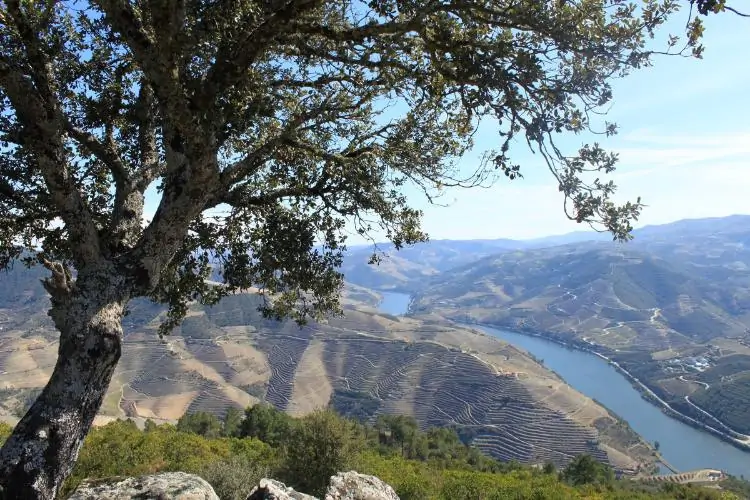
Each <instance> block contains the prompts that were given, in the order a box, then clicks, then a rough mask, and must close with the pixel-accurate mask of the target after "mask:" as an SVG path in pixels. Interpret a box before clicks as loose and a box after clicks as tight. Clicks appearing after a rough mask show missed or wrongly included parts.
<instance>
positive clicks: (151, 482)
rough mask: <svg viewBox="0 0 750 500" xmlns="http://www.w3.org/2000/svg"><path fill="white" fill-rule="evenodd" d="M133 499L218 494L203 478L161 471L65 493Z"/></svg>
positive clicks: (74, 499) (187, 499)
mask: <svg viewBox="0 0 750 500" xmlns="http://www.w3.org/2000/svg"><path fill="white" fill-rule="evenodd" d="M292 498H294V497H292ZM136 499H137V500H219V497H218V496H217V495H216V493H215V492H214V489H213V488H212V487H211V485H210V484H208V483H207V482H206V481H204V480H203V479H201V478H199V477H198V476H195V475H193V474H186V473H184V472H165V473H163V474H154V475H152V476H141V477H128V478H122V477H115V478H109V479H95V480H89V481H84V482H83V483H81V485H80V486H79V487H78V488H76V490H75V491H74V492H73V494H72V495H71V496H70V497H68V500H136ZM295 500H296V499H295Z"/></svg>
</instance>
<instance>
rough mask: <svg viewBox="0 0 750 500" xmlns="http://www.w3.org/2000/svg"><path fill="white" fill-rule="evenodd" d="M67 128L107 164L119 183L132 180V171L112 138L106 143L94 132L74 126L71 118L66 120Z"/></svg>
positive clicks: (76, 138) (86, 147)
mask: <svg viewBox="0 0 750 500" xmlns="http://www.w3.org/2000/svg"><path fill="white" fill-rule="evenodd" d="M65 130H66V132H68V134H69V135H70V137H72V138H73V139H75V140H76V141H78V143H79V144H81V146H83V147H84V149H86V150H88V152H89V153H91V154H92V155H94V156H95V157H96V158H97V159H98V160H99V161H101V162H102V163H103V164H104V165H106V166H107V168H108V169H109V171H110V172H112V177H113V178H114V179H115V182H116V183H117V184H124V183H128V182H130V173H129V172H128V169H127V167H126V166H125V164H124V163H123V161H122V158H121V157H120V155H119V154H118V153H117V149H116V148H117V146H116V145H115V144H114V140H113V139H112V138H110V140H108V141H107V142H106V143H105V142H102V141H100V140H99V139H98V138H97V137H96V136H95V135H94V134H92V133H90V132H87V131H85V130H82V129H80V128H78V127H76V126H74V125H73V124H72V123H71V122H70V121H69V120H65Z"/></svg>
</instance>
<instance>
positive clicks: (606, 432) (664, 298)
mask: <svg viewBox="0 0 750 500" xmlns="http://www.w3.org/2000/svg"><path fill="white" fill-rule="evenodd" d="M673 226H676V227H673ZM635 236H636V239H635V240H634V241H633V242H631V243H628V244H615V243H611V242H607V241H604V240H603V239H602V238H601V237H599V235H596V234H595V233H594V235H592V234H587V233H581V234H575V233H574V234H573V235H569V236H565V237H559V238H545V239H542V240H538V241H535V240H532V241H525V242H514V241H512V240H498V241H465V242H460V241H440V242H431V243H427V244H424V245H421V246H420V245H418V246H415V247H412V248H409V249H405V250H404V251H402V252H400V253H399V254H398V255H397V256H390V255H389V256H386V257H385V258H383V260H382V262H381V263H380V265H377V266H373V265H368V264H367V260H368V258H369V256H370V255H371V253H372V252H371V249H367V248H358V249H357V248H355V249H353V250H352V251H351V252H350V253H349V254H348V256H347V258H346V259H345V262H344V265H343V268H342V270H343V272H344V273H345V276H346V279H347V285H346V287H345V289H344V295H343V299H342V303H343V306H344V312H345V314H344V316H343V317H337V318H330V319H329V320H327V321H324V322H321V323H314V324H310V325H308V326H306V327H304V328H301V329H300V328H299V327H297V326H296V325H295V324H293V323H291V322H282V323H279V322H275V321H270V320H265V319H263V318H262V317H261V316H260V314H259V313H258V312H257V306H258V304H259V302H258V300H259V299H258V297H257V295H256V294H255V293H254V291H253V290H248V291H247V293H242V294H238V295H234V296H231V297H227V298H225V299H224V300H222V301H221V302H220V303H219V304H217V305H216V306H214V307H210V308H209V307H202V306H198V305H193V306H191V309H190V311H189V314H188V316H187V317H186V319H185V321H184V322H183V323H182V324H181V325H180V326H179V327H178V328H176V329H175V330H174V331H173V332H172V335H170V336H168V337H166V338H165V339H163V340H159V339H158V336H157V334H156V329H157V326H158V324H159V322H160V321H161V319H162V318H163V314H164V311H163V309H162V308H160V307H158V306H156V305H154V304H152V303H149V302H147V301H135V302H133V303H132V304H131V306H130V313H129V315H128V316H127V317H126V318H125V320H124V327H125V330H126V336H125V339H124V349H123V352H124V354H123V358H122V360H121V362H120V365H119V367H118V369H117V372H116V373H115V377H114V379H113V383H112V385H111V387H110V390H109V392H108V394H107V397H106V399H105V403H104V406H103V407H102V411H101V413H100V415H99V416H98V418H97V422H98V423H104V422H106V421H109V420H111V419H114V418H124V417H127V418H132V419H134V420H136V421H137V422H140V423H143V422H144V421H145V420H146V419H151V420H154V421H157V422H174V421H175V420H176V419H177V418H179V417H180V416H181V415H183V414H184V413H185V412H196V411H207V412H211V413H214V414H217V415H220V414H223V412H224V411H226V409H227V408H228V407H231V406H234V407H238V408H242V407H246V406H248V405H252V404H255V403H256V402H259V401H267V402H269V403H271V404H273V405H274V406H275V407H277V408H279V409H282V410H284V411H286V412H288V413H290V414H292V415H295V416H301V415H305V414H307V413H309V412H311V411H312V410H314V409H315V408H319V407H322V406H331V407H333V408H335V409H336V410H337V411H338V412H339V413H341V414H344V415H347V416H351V417H354V418H358V419H361V420H364V421H369V422H372V421H374V419H376V418H377V416H378V415H381V414H404V415H410V416H414V417H415V418H416V419H417V421H418V422H419V424H420V425H421V426H422V427H424V428H427V427H430V426H451V427H455V428H456V429H457V430H458V432H459V434H460V435H461V436H462V438H463V439H464V440H465V441H466V442H471V443H472V444H474V445H475V446H477V447H479V448H480V449H482V450H483V451H485V452H486V453H488V454H490V455H492V456H494V457H496V458H500V459H502V460H517V461H520V462H522V463H527V464H541V463H544V462H547V461H552V462H554V463H556V464H558V465H563V464H565V463H567V462H569V461H570V460H571V459H572V458H573V457H574V456H575V455H576V454H579V453H589V454H591V455H593V456H595V457H596V458H598V459H599V460H602V461H605V462H608V463H610V464H612V465H614V466H615V467H616V469H618V470H619V471H621V472H625V473H627V474H641V475H647V474H650V473H653V472H655V471H656V470H657V463H658V460H659V459H658V453H656V451H655V450H654V442H656V441H658V442H659V443H660V446H661V448H660V451H661V454H662V456H663V458H664V460H665V461H666V462H667V463H669V464H670V466H672V467H673V468H674V469H677V470H679V471H681V472H685V471H689V470H698V469H707V468H721V469H722V470H726V471H728V472H730V473H732V474H736V475H740V474H745V475H748V474H750V453H747V452H743V451H741V450H740V449H737V448H734V447H732V446H730V445H729V444H727V443H725V442H723V441H721V440H719V439H718V438H717V437H716V436H713V435H711V434H709V433H707V432H703V431H699V430H697V427H701V426H710V427H712V428H714V429H717V430H718V432H720V433H721V434H723V437H724V438H725V439H726V440H730V441H731V440H735V441H736V442H744V441H745V440H747V437H746V434H750V427H748V426H749V425H750V424H748V419H747V415H748V408H749V404H748V403H749V402H750V336H748V332H750V330H749V327H750V250H747V251H746V250H745V244H748V245H750V217H747V218H745V217H730V218H725V219H720V220H714V221H710V222H705V221H683V222H680V223H675V224H673V225H668V226H663V227H656V228H643V229H640V230H637V231H636V234H635ZM558 243H561V244H558ZM384 250H385V252H386V253H388V251H389V250H388V248H387V246H386V247H384ZM39 277H40V274H39V271H38V270H35V269H32V270H25V269H21V268H19V269H14V270H13V271H11V272H10V273H7V274H6V275H4V276H2V277H1V278H0V279H2V284H3V285H6V284H7V286H3V287H0V288H1V289H2V290H1V291H0V328H2V330H1V334H0V394H1V395H2V397H0V416H1V417H2V418H3V419H4V420H7V421H10V422H13V421H14V420H15V419H17V418H18V416H19V415H20V414H21V413H22V412H23V410H24V408H25V407H26V406H28V404H29V402H30V401H32V400H33V397H34V396H35V395H36V394H37V393H38V391H39V390H40V389H41V387H42V386H43V384H44V383H45V381H46V379H47V378H48V377H49V375H50V373H51V370H52V367H53V366H54V361H55V356H56V352H57V343H56V338H55V332H54V331H53V330H52V329H51V325H50V323H49V320H48V318H47V317H46V308H47V305H48V299H47V297H46V294H45V293H44V291H43V290H42V288H41V286H40V285H39V281H38V280H39ZM393 292H400V294H399V293H393ZM407 307H408V309H409V311H408V314H406V315H403V313H405V312H406V309H407ZM475 325H482V326H481V328H480V327H478V326H475ZM515 332H521V333H526V334H529V333H531V334H534V335H536V337H532V336H529V335H522V334H521V333H515ZM555 342H556V343H555ZM560 344H564V345H567V346H569V347H576V348H578V349H579V350H588V351H591V352H596V353H598V354H599V356H600V357H596V356H593V355H591V354H587V353H583V352H578V351H574V350H570V349H569V348H565V347H562V346H561V345H560ZM580 356H583V357H580ZM605 359H606V360H611V364H608V363H607V361H606V360H605ZM613 366H617V367H619V368H620V369H621V370H623V371H626V372H627V373H629V374H630V375H631V376H632V380H631V381H630V382H628V381H627V380H626V379H625V378H624V377H623V376H622V374H621V373H619V372H617V371H616V370H615V368H614V367H613ZM636 380H637V382H636ZM633 386H635V387H637V388H639V391H640V392H642V393H650V394H651V396H650V397H651V398H652V399H654V400H660V401H661V403H660V404H663V405H664V406H668V407H669V408H671V409H672V410H674V412H675V414H676V413H677V412H678V413H680V414H682V415H684V417H683V418H682V420H683V421H684V422H688V423H691V425H693V427H690V426H688V425H686V424H685V423H684V422H681V421H679V420H675V419H674V418H671V417H669V416H667V415H666V414H665V413H662V412H660V411H659V409H658V408H657V406H655V405H651V404H650V403H648V402H647V401H645V400H644V399H642V398H641V396H640V394H639V392H637V391H636V390H634V388H633ZM698 449H700V450H702V451H701V453H696V450H698ZM661 470H662V472H664V471H665V470H664V469H663V468H662V469H661Z"/></svg>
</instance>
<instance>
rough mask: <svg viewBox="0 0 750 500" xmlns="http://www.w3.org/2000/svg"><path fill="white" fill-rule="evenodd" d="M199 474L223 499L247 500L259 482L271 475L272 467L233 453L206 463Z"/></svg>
mask: <svg viewBox="0 0 750 500" xmlns="http://www.w3.org/2000/svg"><path fill="white" fill-rule="evenodd" d="M198 474H199V475H200V477H202V478H203V479H205V480H206V481H208V482H209V483H210V484H211V486H213V488H214V491H215V492H216V494H217V495H218V496H219V498H220V499H221V500H245V499H246V498H247V496H248V495H249V494H250V491H251V490H252V489H253V488H254V487H255V486H256V485H257V484H258V482H259V481H260V480H261V479H262V478H264V477H268V476H269V475H270V469H269V468H268V467H267V466H264V465H260V464H256V463H253V462H251V461H250V460H248V459H247V458H246V457H243V456H238V455H233V456H230V457H229V458H226V459H223V460H219V461H216V462H211V463H208V464H205V465H204V466H203V467H202V468H201V470H200V471H199V473H198Z"/></svg>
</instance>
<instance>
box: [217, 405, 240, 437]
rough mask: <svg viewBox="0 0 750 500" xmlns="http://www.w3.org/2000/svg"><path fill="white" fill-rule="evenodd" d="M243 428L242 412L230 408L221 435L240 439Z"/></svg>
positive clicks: (223, 422) (225, 415)
mask: <svg viewBox="0 0 750 500" xmlns="http://www.w3.org/2000/svg"><path fill="white" fill-rule="evenodd" d="M241 426H242V411H240V409H239V408H237V407H236V406H230V407H229V408H227V411H226V412H225V413H224V419H223V420H222V429H221V433H222V435H223V436H226V437H238V436H239V435H240V429H241Z"/></svg>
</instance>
